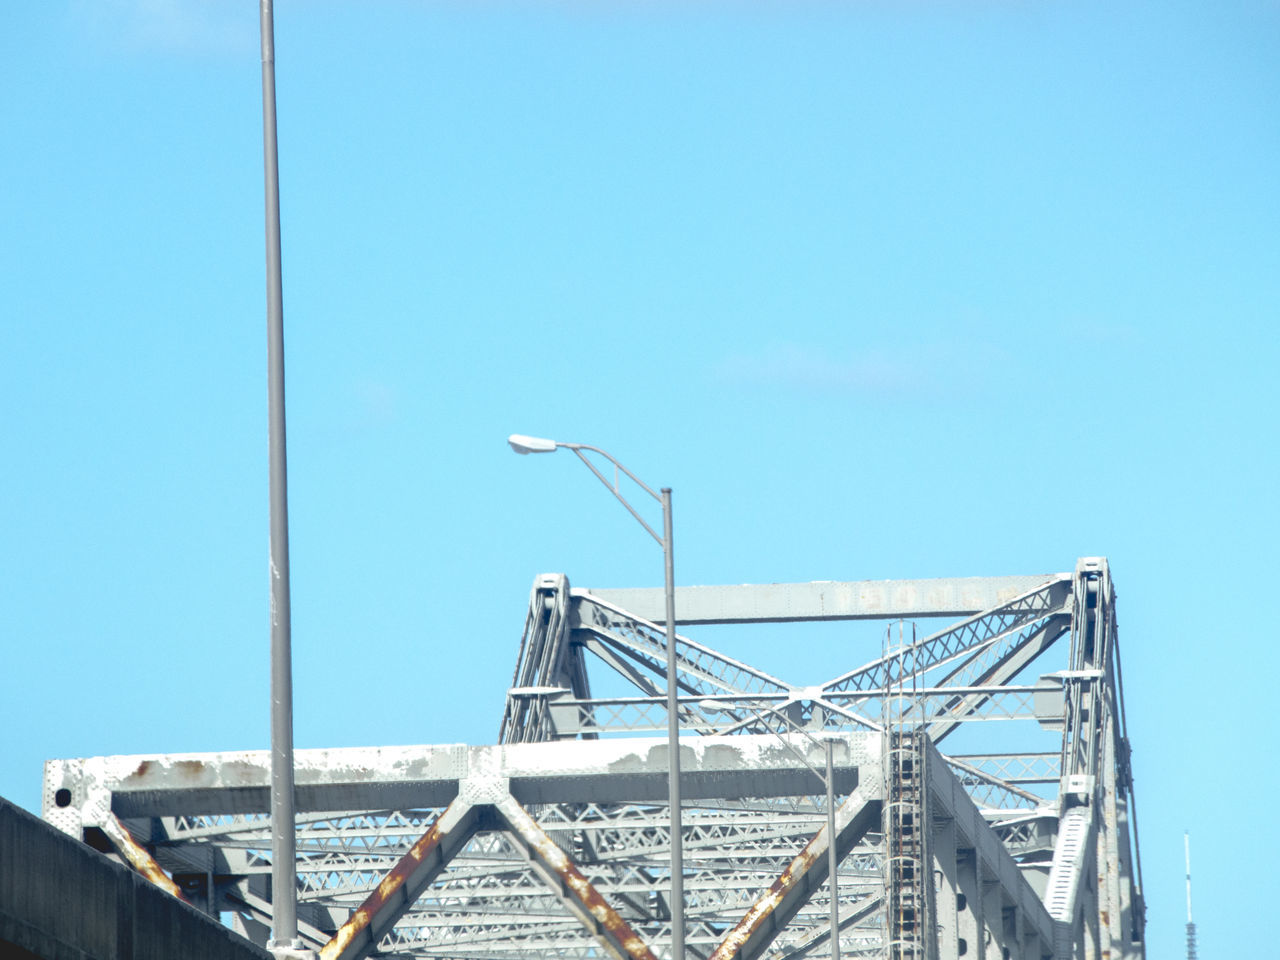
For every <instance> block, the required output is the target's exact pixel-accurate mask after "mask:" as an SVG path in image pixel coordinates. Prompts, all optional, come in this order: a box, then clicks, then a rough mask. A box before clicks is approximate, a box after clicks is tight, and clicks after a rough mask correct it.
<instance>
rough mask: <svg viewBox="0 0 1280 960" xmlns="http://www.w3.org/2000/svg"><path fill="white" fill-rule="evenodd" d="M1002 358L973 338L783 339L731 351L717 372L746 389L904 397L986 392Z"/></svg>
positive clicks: (993, 348) (1000, 352)
mask: <svg viewBox="0 0 1280 960" xmlns="http://www.w3.org/2000/svg"><path fill="white" fill-rule="evenodd" d="M1006 360H1007V357H1006V354H1005V351H1003V350H1002V349H1000V348H999V347H996V346H993V345H989V344H982V343H975V342H956V343H934V344H925V345H915V346H911V345H901V346H895V347H876V348H867V349H864V350H854V351H848V350H845V351H841V350H833V349H826V348H822V347H817V346H813V345H806V344H799V343H782V344H774V345H771V346H768V347H765V348H763V349H761V350H758V351H754V352H750V353H735V354H732V355H730V356H728V357H726V358H725V359H724V360H723V361H721V363H720V364H719V366H718V370H717V373H718V375H719V377H720V378H721V379H722V380H725V381H727V382H729V383H734V384H737V385H740V386H745V387H755V388H773V389H786V390H802V391H817V392H823V393H855V394H864V395H877V396H889V397H893V396H899V397H904V398H905V397H910V396H938V395H955V394H970V393H974V392H978V391H980V390H984V389H986V388H987V387H988V386H990V385H991V384H992V383H994V382H995V381H996V380H997V378H998V376H999V371H1000V367H1001V365H1002V364H1003V363H1005V362H1006Z"/></svg>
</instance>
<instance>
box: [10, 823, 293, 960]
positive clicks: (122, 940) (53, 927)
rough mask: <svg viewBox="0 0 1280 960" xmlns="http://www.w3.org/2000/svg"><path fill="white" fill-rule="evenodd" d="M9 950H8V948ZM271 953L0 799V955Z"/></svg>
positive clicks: (151, 957) (74, 959) (116, 958)
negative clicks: (24, 952) (25, 952)
mask: <svg viewBox="0 0 1280 960" xmlns="http://www.w3.org/2000/svg"><path fill="white" fill-rule="evenodd" d="M15 948H16V949H15ZM18 951H27V952H28V954H30V955H34V956H35V957H38V958H41V960H176V958H181V960H271V955H270V954H269V953H267V952H266V951H265V950H263V949H262V948H261V947H257V946H255V945H254V944H252V943H250V942H249V941H248V940H245V939H244V938H243V937H241V936H239V935H238V934H236V933H233V932H232V931H231V930H228V929H227V928H226V927H224V926H222V924H220V923H218V922H217V921H216V920H214V919H213V918H212V917H209V916H206V915H205V914H203V913H201V912H200V911H199V910H196V909H195V908H194V907H191V906H188V905H187V904H185V903H182V902H180V901H178V900H176V899H174V898H173V897H172V896H170V895H169V894H167V893H165V892H164V891H163V890H160V889H158V888H157V887H155V886H152V884H151V883H150V882H149V881H147V880H145V879H144V878H142V877H141V876H139V875H138V874H136V873H134V872H133V871H132V870H129V869H128V868H127V867H123V866H121V865H120V864H118V863H114V862H113V861H111V860H109V859H108V858H107V857H105V856H103V855H102V854H100V853H98V852H97V851H96V850H94V849H92V848H91V847H88V846H86V845H85V844H83V843H79V842H77V841H76V840H74V839H72V838H71V837H68V836H67V835H66V834H63V833H60V832H59V831H57V830H55V829H54V828H53V827H50V826H49V825H48V824H46V823H45V822H44V821H42V820H40V819H39V818H38V817H34V816H32V815H31V814H29V813H27V812H26V811H25V810H23V809H21V808H19V807H16V806H14V805H13V804H12V803H10V802H9V801H7V800H4V799H3V798H0V955H3V956H6V957H7V956H10V955H16V956H18V957H23V958H24V960H25V956H26V955H25V954H23V953H20V952H18Z"/></svg>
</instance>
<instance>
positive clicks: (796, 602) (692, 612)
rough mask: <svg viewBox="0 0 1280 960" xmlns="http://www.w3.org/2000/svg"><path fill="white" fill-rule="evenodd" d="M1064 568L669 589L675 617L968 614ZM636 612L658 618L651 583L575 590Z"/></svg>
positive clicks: (731, 619) (769, 619)
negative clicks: (989, 574)
mask: <svg viewBox="0 0 1280 960" xmlns="http://www.w3.org/2000/svg"><path fill="white" fill-rule="evenodd" d="M1070 578H1071V574H1069V573H1056V574H1044V575H1041V576H1019V577H949V578H940V579H934V580H855V581H839V580H816V581H813V582H812V583H755V584H737V585H726V586H691V587H677V588H676V622H677V623H680V624H686V625H692V624H700V623H708V624H709V623H793V622H802V621H808V620H896V619H898V618H900V617H905V618H907V619H912V618H915V617H967V616H972V615H973V614H975V613H981V612H982V611H983V610H990V609H991V608H992V607H998V606H999V605H1000V604H1002V603H1006V602H1007V601H1009V600H1012V599H1013V598H1014V597H1016V596H1018V595H1020V594H1023V593H1026V592H1027V591H1029V590H1033V589H1035V588H1036V587H1038V586H1040V585H1041V584H1043V583H1046V582H1048V581H1050V580H1062V579H1067V580H1069V579H1070ZM579 592H580V593H583V594H586V593H590V594H591V595H592V596H595V597H599V598H600V599H601V600H604V601H606V602H607V603H611V604H613V605H615V606H618V607H621V608H622V609H624V610H626V611H628V612H629V613H631V614H633V615H634V616H636V617H639V618H641V619H644V620H650V621H652V622H654V623H658V622H661V620H662V610H663V594H662V591H661V590H658V589H657V588H653V587H634V588H607V589H602V588H597V587H593V588H591V589H590V590H582V591H579Z"/></svg>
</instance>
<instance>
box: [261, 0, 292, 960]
mask: <svg viewBox="0 0 1280 960" xmlns="http://www.w3.org/2000/svg"><path fill="white" fill-rule="evenodd" d="M259 14H260V16H259V20H260V24H261V39H262V159H263V181H264V186H265V189H264V198H265V201H266V244H267V271H266V273H267V461H268V467H269V469H268V474H269V478H268V488H269V490H268V492H269V500H270V514H271V515H270V545H269V550H270V566H269V569H268V578H269V580H270V587H269V589H270V594H271V607H270V612H271V711H270V714H271V750H272V753H273V755H274V758H275V759H274V765H273V772H272V782H271V817H272V822H273V823H274V824H275V829H274V830H273V833H272V840H271V853H272V860H273V862H274V863H275V864H276V870H275V874H274V883H275V889H277V890H283V891H287V895H285V896H282V897H279V898H278V902H277V903H276V907H275V912H274V915H273V922H274V924H275V930H274V933H275V942H276V944H277V945H279V946H281V947H286V948H288V947H294V946H301V944H300V943H297V942H296V941H297V936H298V923H297V915H296V908H295V904H294V899H293V891H294V883H293V872H292V864H293V862H294V860H295V858H296V856H297V848H296V846H295V836H296V830H295V827H294V807H293V654H292V645H291V623H292V621H291V613H290V596H289V479H288V466H287V460H288V457H287V452H286V451H287V448H288V444H287V442H286V435H285V405H284V288H283V282H282V280H281V269H280V164H279V149H278V146H277V143H276V52H275V19H274V16H273V13H272V8H271V0H261V2H260V4H259Z"/></svg>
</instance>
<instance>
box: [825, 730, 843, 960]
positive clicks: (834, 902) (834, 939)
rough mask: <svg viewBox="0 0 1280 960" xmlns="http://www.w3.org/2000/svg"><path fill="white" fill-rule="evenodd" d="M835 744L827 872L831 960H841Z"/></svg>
mask: <svg viewBox="0 0 1280 960" xmlns="http://www.w3.org/2000/svg"><path fill="white" fill-rule="evenodd" d="M834 749H835V744H834V743H833V742H832V740H831V738H830V737H827V871H828V872H829V873H830V874H831V960H840V882H839V879H838V877H837V875H836V872H837V871H838V870H839V868H840V858H839V857H838V856H836V769H835V767H836V765H835V759H834V757H833V756H832V751H833V750H834Z"/></svg>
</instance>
